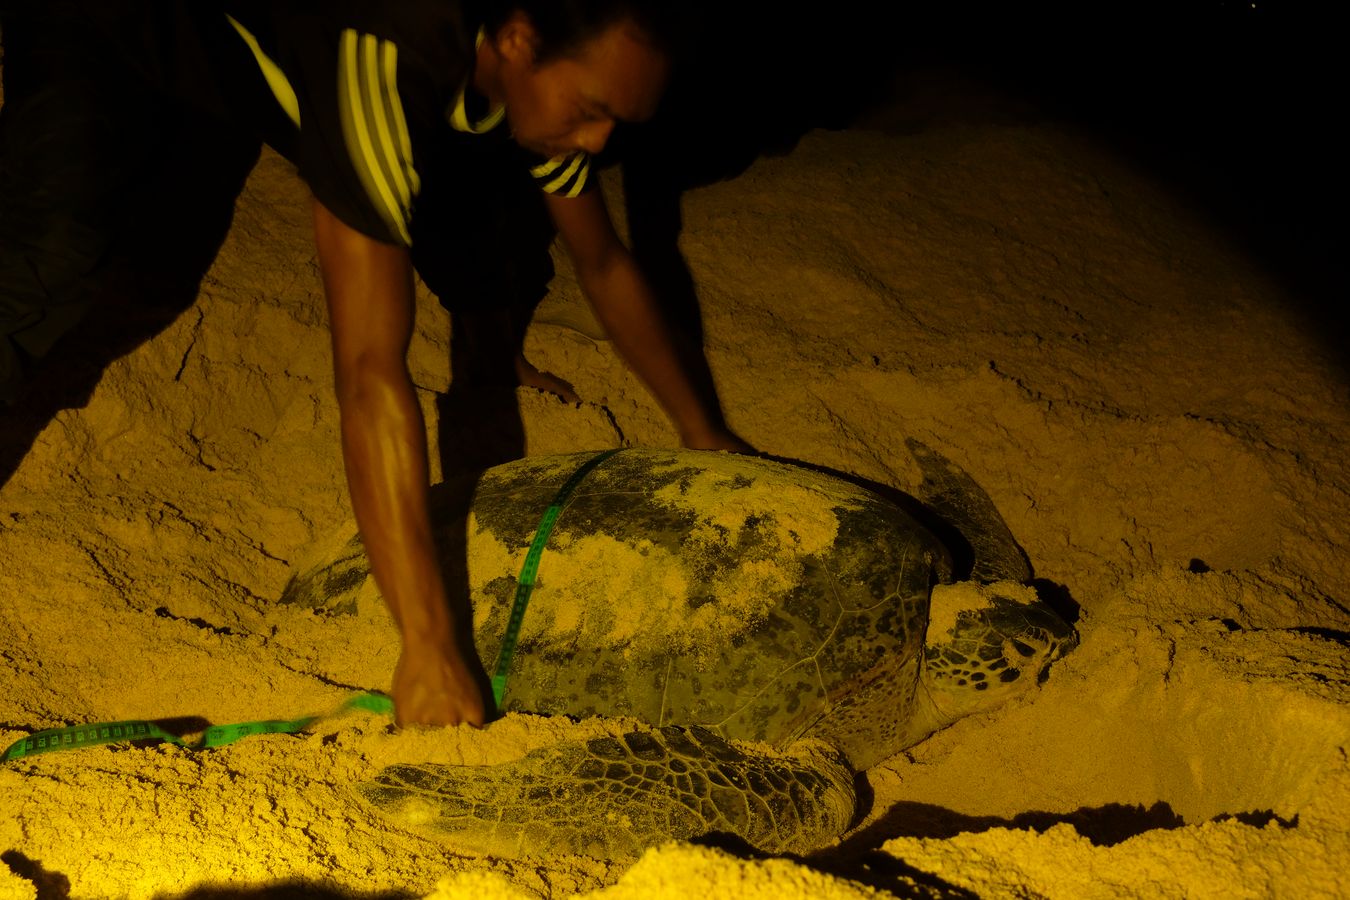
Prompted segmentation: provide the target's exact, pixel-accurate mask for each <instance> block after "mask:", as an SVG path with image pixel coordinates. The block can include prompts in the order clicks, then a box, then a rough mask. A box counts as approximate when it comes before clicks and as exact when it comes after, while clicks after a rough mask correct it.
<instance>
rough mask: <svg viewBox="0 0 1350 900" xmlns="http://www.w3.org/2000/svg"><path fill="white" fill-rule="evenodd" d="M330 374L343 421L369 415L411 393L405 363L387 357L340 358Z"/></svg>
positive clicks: (352, 355) (363, 353) (373, 355)
mask: <svg viewBox="0 0 1350 900" xmlns="http://www.w3.org/2000/svg"><path fill="white" fill-rule="evenodd" d="M333 374H334V390H335V393H336V395H337V402H338V409H339V410H340V411H341V413H342V415H343V417H344V418H347V417H349V416H353V415H355V416H359V417H365V416H369V415H371V414H372V413H375V412H378V411H379V410H381V409H383V408H385V407H387V406H389V405H390V404H391V403H395V402H396V401H397V400H398V399H399V398H400V397H402V396H404V395H406V394H407V393H408V392H410V391H412V377H411V375H409V373H408V367H407V364H406V363H405V362H404V361H403V360H402V359H393V358H391V357H389V356H388V355H387V354H378V353H370V352H359V353H353V354H350V355H346V356H339V357H338V359H337V360H336V363H335V365H334V373H333Z"/></svg>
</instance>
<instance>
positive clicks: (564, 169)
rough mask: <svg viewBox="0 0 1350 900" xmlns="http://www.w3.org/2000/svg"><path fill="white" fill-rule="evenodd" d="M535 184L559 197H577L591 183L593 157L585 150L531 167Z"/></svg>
mask: <svg viewBox="0 0 1350 900" xmlns="http://www.w3.org/2000/svg"><path fill="white" fill-rule="evenodd" d="M530 174H531V175H533V176H534V180H535V183H536V184H538V185H539V187H540V188H541V189H542V190H544V191H545V192H547V193H550V194H553V195H555V196H558V197H575V196H577V195H578V194H580V193H581V192H582V191H584V190H586V188H588V187H589V186H590V183H591V157H590V154H588V153H586V152H585V151H584V150H578V151H576V152H575V153H568V154H564V155H562V156H555V157H553V158H552V159H550V160H547V161H545V162H542V163H539V164H538V165H536V166H531V167H530Z"/></svg>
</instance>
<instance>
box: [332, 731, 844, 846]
mask: <svg viewBox="0 0 1350 900" xmlns="http://www.w3.org/2000/svg"><path fill="white" fill-rule="evenodd" d="M357 791H358V793H359V794H360V795H361V796H362V797H363V798H364V799H365V800H366V801H367V802H369V803H370V804H371V805H373V806H374V807H375V808H376V809H378V810H379V811H380V812H381V813H383V814H384V815H385V816H387V817H388V818H390V819H392V820H393V821H394V822H395V823H397V824H399V825H401V826H403V827H406V828H409V829H412V830H415V831H420V832H423V833H427V834H428V835H429V836H433V837H437V838H440V839H443V840H446V841H447V842H450V843H453V844H454V845H455V846H457V847H462V848H465V849H472V850H477V851H479V852H483V853H487V854H490V855H493V856H508V857H517V856H535V855H544V854H558V853H570V854H577V855H584V856H592V857H596V858H599V859H625V858H631V857H635V856H637V855H639V854H641V852H642V851H643V850H645V849H646V848H647V847H650V846H654V845H656V844H659V843H661V842H662V841H666V840H670V839H686V840H687V839H693V838H698V837H703V836H707V835H718V834H720V835H735V836H736V837H738V838H740V839H742V840H744V841H746V842H747V843H749V844H750V845H752V846H754V847H756V848H757V849H760V850H763V851H766V852H771V853H779V852H805V851H807V850H811V849H815V848H817V847H820V846H822V845H824V844H826V843H828V842H829V841H830V840H832V839H833V838H835V837H837V836H838V835H839V834H841V833H842V832H843V831H844V829H845V828H847V827H848V825H849V823H850V821H851V820H852V818H853V815H854V807H855V803H856V796H855V794H854V788H853V775H852V772H851V771H850V770H849V769H848V768H847V767H846V766H845V765H844V764H843V763H842V761H840V760H838V759H836V758H832V757H830V756H828V755H827V754H826V753H825V752H824V751H823V745H820V744H817V743H810V744H808V743H803V744H799V745H796V746H794V747H793V748H792V749H791V750H789V751H788V752H786V753H784V754H776V755H769V754H766V753H753V752H748V751H746V750H743V749H741V748H738V747H736V746H733V745H732V744H730V743H728V742H726V741H724V740H722V739H721V738H720V737H718V736H717V735H716V734H714V733H712V732H711V731H708V730H706V729H702V728H697V727H695V728H691V729H684V728H676V727H666V728H661V729H659V730H652V731H630V732H628V733H626V734H624V735H623V736H622V738H612V737H601V738H595V739H592V740H589V741H584V742H583V741H572V742H567V743H563V744H559V745H555V746H552V747H548V748H545V749H542V750H536V751H534V752H532V753H530V754H528V755H526V756H525V757H523V758H521V759H518V760H515V761H514V762H510V763H502V764H499V765H494V766H445V765H435V764H403V765H394V766H389V767H387V768H385V769H384V770H382V771H381V772H380V773H379V775H377V776H376V777H375V779H374V780H373V781H370V782H364V783H361V784H358V785H357Z"/></svg>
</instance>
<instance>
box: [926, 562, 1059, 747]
mask: <svg viewBox="0 0 1350 900" xmlns="http://www.w3.org/2000/svg"><path fill="white" fill-rule="evenodd" d="M1076 646H1078V633H1077V632H1076V631H1075V630H1074V628H1073V626H1072V625H1070V624H1069V623H1068V622H1065V621H1064V620H1063V619H1062V618H1060V616H1059V615H1058V614H1057V613H1056V612H1055V611H1054V610H1053V609H1051V608H1050V606H1049V605H1048V604H1046V603H1045V602H1044V601H1042V600H1040V599H1039V598H1038V597H1037V596H1036V591H1035V589H1034V588H1032V587H1029V586H1026V585H1019V584H1013V583H1011V582H1000V583H996V584H992V585H977V584H974V583H972V582H965V583H963V584H958V585H952V586H947V587H941V586H940V587H936V588H934V589H933V595H932V602H931V606H930V617H929V623H928V635H927V640H926V642H925V647H924V659H923V666H922V674H921V676H920V678H921V681H922V683H923V686H924V687H925V688H926V689H927V692H928V695H929V696H930V697H931V698H932V700H933V703H934V704H935V705H936V707H937V711H938V713H939V714H940V717H941V718H942V719H943V720H944V724H945V723H950V722H952V721H955V720H956V719H959V718H961V717H963V716H967V715H970V714H971V713H975V712H980V711H981V710H984V709H987V708H989V707H992V706H994V705H996V704H998V703H1000V702H1002V701H1003V700H1005V699H1006V698H1007V697H1009V696H1011V695H1012V694H1017V693H1021V692H1022V691H1024V690H1026V689H1027V688H1029V687H1030V686H1031V685H1033V684H1035V683H1037V682H1038V681H1040V680H1041V679H1042V678H1043V677H1044V675H1045V674H1046V672H1047V670H1048V667H1049V665H1050V663H1052V662H1054V661H1055V660H1057V659H1059V658H1060V657H1061V656H1063V655H1064V654H1066V653H1068V652H1069V651H1070V650H1072V649H1073V648H1074V647H1076Z"/></svg>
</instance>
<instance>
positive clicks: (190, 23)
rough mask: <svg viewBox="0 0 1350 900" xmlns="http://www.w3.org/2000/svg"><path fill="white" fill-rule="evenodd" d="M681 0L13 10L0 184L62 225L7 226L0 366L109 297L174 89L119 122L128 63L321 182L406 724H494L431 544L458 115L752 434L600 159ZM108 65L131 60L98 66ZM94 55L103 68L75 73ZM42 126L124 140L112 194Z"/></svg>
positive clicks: (345, 424) (6, 22) (680, 398)
mask: <svg viewBox="0 0 1350 900" xmlns="http://www.w3.org/2000/svg"><path fill="white" fill-rule="evenodd" d="M664 5H665V4H663V3H662V2H661V0H652V2H651V3H649V4H644V3H643V2H641V0H552V2H550V0H516V2H509V3H504V4H501V5H498V6H496V7H494V6H492V5H490V4H489V5H486V6H484V7H483V8H481V9H479V8H471V7H470V6H469V4H467V3H465V4H461V3H459V2H456V0H410V2H404V3H398V4H389V3H380V2H376V0H368V2H359V0H351V2H333V3H323V4H310V3H299V2H296V3H267V2H237V3H232V2H225V3H223V4H220V5H219V6H216V5H213V6H212V8H210V9H202V8H201V6H200V5H197V4H192V3H187V2H183V3H171V2H157V3H149V2H143V3H117V4H109V3H101V4H94V3H91V4H88V6H85V5H84V4H81V3H78V2H56V3H53V2H43V0H27V2H13V0H11V2H9V3H8V5H7V6H5V7H4V8H2V9H0V16H3V18H0V27H3V30H4V39H5V41H6V53H7V59H6V73H5V77H6V92H7V97H6V101H7V102H6V106H5V108H4V114H3V115H4V121H3V122H0V165H4V166H7V167H8V170H9V171H8V172H6V173H3V177H0V191H3V194H0V207H2V206H4V204H5V203H6V202H7V201H10V200H11V197H13V198H15V199H14V200H13V201H11V202H10V208H11V209H33V210H39V209H40V210H41V212H40V213H37V212H35V213H34V216H35V217H36V219H37V221H39V222H40V223H41V224H42V226H43V227H42V228H38V229H34V228H33V223H32V222H19V223H17V224H16V219H15V218H14V216H13V215H12V214H10V215H9V219H8V221H7V222H6V221H0V379H7V380H8V382H9V384H10V385H11V386H12V385H13V384H14V383H15V382H16V381H17V380H18V375H19V374H20V373H21V372H31V371H41V370H42V366H43V364H44V363H45V357H48V356H49V354H54V353H58V352H59V351H60V348H61V343H62V341H63V339H64V336H65V335H66V333H67V332H69V331H72V330H78V329H75V325H76V324H77V323H78V322H80V320H81V319H82V318H84V317H85V313H86V311H87V309H88V307H89V305H90V301H89V300H88V299H87V296H86V295H87V293H88V292H87V287H86V286H87V283H88V282H89V281H90V279H91V278H92V277H93V276H94V275H96V273H97V271H98V264H99V260H100V258H101V255H102V253H103V251H104V250H105V248H106V245H107V242H108V241H109V240H110V238H109V237H108V235H107V231H108V229H109V226H110V224H115V222H116V219H115V216H114V215H113V214H112V213H110V211H109V210H110V209H113V208H115V206H116V204H117V203H119V202H123V201H125V199H126V197H127V192H126V189H125V186H126V185H130V184H134V183H135V177H134V175H133V174H130V173H133V172H135V171H137V169H136V166H137V165H138V164H140V163H141V161H142V160H143V159H144V158H145V157H146V156H153V153H152V151H153V150H154V149H155V141H154V140H153V136H154V134H155V130H154V129H153V128H146V127H144V126H145V123H146V122H151V123H152V124H153V123H154V122H157V121H160V118H159V113H160V107H159V106H156V103H160V102H161V99H160V98H157V100H156V103H149V104H148V107H149V108H150V112H149V113H148V114H147V115H144V116H141V117H138V119H137V121H136V122H135V125H136V130H135V131H134V132H130V133H129V129H127V128H125V127H121V126H122V124H123V123H121V122H120V121H118V116H119V115H120V113H119V110H120V109H122V108H130V107H131V106H132V105H133V104H131V103H129V102H128V101H127V100H126V99H123V100H121V101H119V105H118V107H117V108H115V109H113V110H109V109H108V104H107V103H99V102H96V99H95V100H91V99H90V98H91V97H94V98H97V97H98V96H99V95H100V91H104V90H106V88H105V87H104V84H105V83H106V81H107V80H108V79H109V78H111V77H113V75H114V73H115V72H116V71H117V66H119V65H120V66H123V67H130V69H131V70H134V72H135V77H134V79H132V80H134V81H136V83H137V85H138V86H139V88H140V90H141V91H142V93H144V92H156V91H157V92H158V93H159V94H160V95H162V102H163V103H164V104H167V105H168V106H170V107H172V108H173V109H175V110H177V109H180V108H182V107H183V106H184V105H187V106H191V107H192V108H193V109H197V110H202V111H204V112H205V113H206V114H208V115H210V116H213V117H216V118H218V119H219V120H221V121H222V122H227V123H229V128H230V129H231V131H230V132H228V133H236V132H237V131H238V130H240V129H242V130H243V131H244V132H245V133H246V134H251V135H254V136H255V137H254V140H256V139H258V138H261V139H264V140H266V142H267V143H269V144H271V145H273V146H274V147H275V148H276V149H277V150H278V151H280V152H282V153H283V154H284V155H286V156H287V157H288V158H290V159H291V160H292V161H293V162H295V163H296V165H297V166H298V168H299V172H300V175H301V176H302V177H303V178H304V179H305V180H306V182H307V183H308V184H309V186H310V188H311V190H312V191H313V193H314V204H313V215H314V235H315V243H316V247H317V250H318V255H319V262H320V266H321V269H322V273H323V282H324V289H325V292H326V294H327V300H328V310H329V319H330V328H331V332H332V341H333V357H334V366H335V375H336V385H337V396H338V401H339V406H340V409H341V431H342V450H343V455H344V461H345V464H346V469H347V475H348V483H349V487H350V491H351V499H352V506H353V508H354V510H355V513H356V518H357V523H358V525H359V527H360V529H361V532H362V535H363V537H364V539H365V543H366V549H367V551H368V554H369V557H370V560H371V565H372V569H373V571H374V574H375V577H376V581H377V583H378V584H379V586H380V589H381V591H382V593H383V595H384V597H385V600H386V602H387V603H388V605H389V608H390V611H391V612H392V614H393V617H394V619H395V620H396V621H397V623H398V626H399V628H400V630H401V634H402V638H403V654H402V656H401V658H400V661H399V663H398V667H397V669H396V671H395V675H394V684H393V693H394V698H395V704H396V708H397V712H398V718H399V721H400V722H402V723H423V724H453V723H459V722H468V723H473V724H478V723H481V722H483V721H484V719H485V718H486V709H485V697H484V693H483V691H482V689H481V683H482V673H481V670H480V668H479V667H478V664H477V662H476V659H475V658H474V656H473V653H472V636H471V634H469V630H470V624H469V623H468V622H459V621H455V620H454V617H453V614H452V613H451V606H450V605H449V604H448V603H447V598H446V589H445V585H444V584H443V582H442V579H441V573H440V568H439V566H438V564H437V562H436V557H435V548H434V547H433V545H432V538H431V528H430V523H429V516H428V511H427V482H428V472H429V466H428V460H427V446H426V439H425V433H426V431H425V426H424V423H423V420H422V416H421V413H420V409H419V406H418V404H417V400H416V395H415V391H414V387H413V383H412V380H411V377H410V375H409V372H408V368H407V363H406V359H405V355H406V352H407V348H408V344H409V341H410V338H411V335H412V327H413V310H414V304H413V255H412V251H411V247H412V246H413V240H414V234H416V233H417V230H418V229H417V225H416V223H417V217H416V216H415V215H414V212H415V210H418V207H419V203H420V202H421V201H420V200H419V194H420V193H421V188H422V185H423V181H424V179H425V180H426V181H427V182H429V183H431V182H435V183H440V184H445V183H447V182H446V179H445V178H444V177H443V176H444V172H442V171H429V170H427V169H426V166H425V164H426V163H427V162H429V161H432V160H436V161H438V162H439V163H440V164H441V165H445V164H446V163H444V160H446V159H450V160H453V159H454V158H455V157H456V154H455V153H454V152H453V150H451V151H450V152H449V153H448V155H447V153H446V151H445V148H444V146H442V145H441V143H440V142H442V141H444V140H445V135H446V122H447V120H448V122H449V125H450V126H451V129H452V130H453V131H454V132H456V133H457V137H456V139H465V140H471V139H473V140H476V139H480V138H481V139H483V140H493V139H497V140H501V139H500V135H501V129H503V128H508V129H509V133H510V136H511V137H512V138H513V143H514V145H515V146H518V147H520V148H524V150H526V151H528V152H529V153H530V154H532V155H533V157H534V158H533V159H532V160H531V165H530V173H531V175H532V176H533V177H534V178H535V179H536V181H537V182H538V184H539V186H540V187H541V188H542V189H543V190H544V191H545V195H546V205H547V209H548V212H549V214H550V216H551V217H552V220H553V222H554V223H555V224H556V226H557V229H558V232H559V234H560V235H561V236H562V239H563V242H564V245H565V246H566V247H567V249H568V251H569V253H570V254H571V256H572V259H573V261H574V265H575V268H576V271H577V274H578V277H579V280H580V282H581V284H582V286H583V287H584V288H585V290H586V292H587V294H588V295H589V297H590V298H591V300H592V303H593V305H594V308H595V311H596V314H597V318H598V319H599V320H600V322H601V324H602V325H604V326H605V328H606V329H607V331H608V332H609V334H610V336H611V338H612V339H613V341H614V343H615V345H616V347H617V348H618V349H619V351H620V352H621V353H622V354H623V356H624V357H625V359H626V360H627V361H628V362H629V364H630V365H631V366H632V368H633V369H634V370H635V371H636V372H637V374H638V375H639V376H640V377H641V378H642V379H643V380H644V381H645V382H646V384H647V385H648V386H649V388H650V389H651V390H652V392H653V393H654V395H655V396H656V398H657V399H658V400H659V402H660V403H661V404H662V406H663V407H664V408H665V410H666V411H667V413H668V414H669V415H670V416H671V418H672V420H673V422H674V424H675V425H676V427H677V428H678V430H679V433H680V437H681V441H682V442H683V443H684V444H685V445H686V446H688V447H696V448H710V449H737V450H739V449H745V445H744V443H743V442H741V441H740V440H739V439H738V438H737V437H736V436H735V435H733V434H731V433H730V432H729V431H728V430H727V429H726V427H725V425H724V424H723V422H722V420H721V417H720V413H719V411H718V410H717V408H716V405H715V403H710V402H709V400H708V399H706V397H705V396H704V395H702V394H700V392H699V391H697V390H696V389H695V387H694V385H693V383H692V382H691V380H690V378H689V376H688V375H687V373H686V372H685V369H684V368H683V367H682V366H681V364H680V362H679V359H678V357H677V355H676V353H675V350H674V348H673V347H672V344H671V341H670V340H669V339H668V337H667V335H666V332H665V330H664V328H663V325H662V322H661V318H660V315H659V314H658V310H657V308H656V305H655V303H654V301H653V299H652V294H651V291H650V289H649V288H648V286H647V285H646V283H645V281H644V280H643V278H642V276H641V274H640V272H639V270H638V268H637V266H636V265H635V264H634V262H633V260H632V258H631V256H630V255H629V254H628V253H627V251H626V250H625V249H624V247H623V245H622V244H621V243H620V242H619V240H618V238H617V237H616V235H615V233H614V229H613V227H612V225H611V223H610V220H609V217H608V213H607V212H606V209H605V206H604V203H603V200H602V198H601V195H600V192H599V190H598V189H596V187H595V185H594V182H593V176H592V173H591V170H590V154H594V153H597V152H599V150H600V149H601V148H602V147H603V146H604V145H605V143H606V141H607V140H608V138H609V135H610V133H611V131H612V130H613V128H614V126H615V124H616V123H617V122H620V121H627V120H641V119H645V118H648V117H650V116H651V115H652V114H653V113H654V111H655V108H656V105H657V101H658V100H659V98H660V95H661V93H662V90H663V89H664V86H665V83H666V81H667V78H668V76H669V69H670V58H669V53H668V51H667V50H666V48H665V47H664V46H663V45H662V44H661V43H660V40H661V37H662V31H661V27H660V24H659V18H660V12H661V9H662V7H663V6H664ZM222 6H223V9H222V8H221V7H222ZM54 10H55V11H54ZM25 41H27V42H28V43H26V44H25V43H24V42H25ZM109 42H113V43H115V44H116V46H117V48H118V51H117V53H116V54H112V53H109V52H107V49H106V45H107V44H108V43H109ZM11 45H12V46H11ZM72 47H74V48H75V49H74V50H72V49H71V48H72ZM114 56H115V58H114ZM90 59H96V60H98V61H99V64H100V65H108V66H111V67H112V69H108V70H100V71H98V72H96V73H90V72H89V71H88V68H89V66H90V63H89V60H90ZM11 60H12V61H13V63H14V65H15V71H14V73H13V76H12V75H11V71H10V68H11ZM126 60H129V62H127V61H126ZM72 67H73V68H75V69H81V68H83V72H82V73H81V74H79V75H77V76H73V77H72V76H71V75H70V71H71V69H72ZM43 76H46V77H45V78H44V77H43ZM57 82H60V83H62V84H66V83H69V84H70V85H72V86H69V87H68V89H67V90H66V91H65V94H64V95H63V98H65V99H62V101H61V102H59V103H58V102H56V101H55V100H53V99H52V97H51V96H45V95H44V93H43V92H44V90H45V89H46V86H47V85H49V84H52V83H57ZM119 96H124V95H119ZM70 97H74V98H75V99H76V100H77V101H79V102H77V103H75V104H74V105H75V106H76V107H81V108H85V109H86V112H87V113H88V114H87V115H86V116H85V117H84V119H82V120H80V121H79V122H77V123H75V126H72V125H71V123H70V122H69V121H68V118H69V117H68V116H67V114H66V113H65V112H64V111H65V110H67V109H69V108H70V104H69V102H68V98H70ZM11 102H13V103H14V104H15V109H16V110H17V111H16V112H13V113H11V107H10V103H11ZM35 110H36V112H35ZM53 110H55V112H53ZM87 120H92V121H93V122H94V123H95V124H94V125H90V124H89V122H88V121H87ZM29 123H36V124H37V125H40V126H41V128H42V131H41V139H42V141H43V142H44V143H45V144H46V145H47V147H48V150H50V148H51V147H58V148H64V147H66V146H67V145H68V144H69V143H71V139H72V137H74V138H76V139H78V136H79V134H80V129H81V128H83V129H84V131H85V132H88V133H89V134H92V135H93V136H94V138H93V139H102V140H103V143H104V144H106V145H110V146H111V145H115V149H116V158H115V159H113V160H112V161H111V162H119V163H121V162H123V161H125V164H124V165H121V166H120V168H117V169H116V171H108V172H104V173H103V177H101V178H97V179H94V178H77V179H76V180H75V189H78V188H79V186H80V185H82V184H85V185H86V186H87V187H88V184H87V183H88V182H96V183H97V186H98V189H99V191H100V192H102V196H100V197H98V198H93V199H91V198H90V197H89V196H88V194H89V193H91V190H85V191H84V193H81V194H78V195H75V196H72V195H71V194H72V190H75V189H73V188H72V187H71V186H70V184H71V182H70V178H69V177H66V176H63V177H56V176H53V175H52V174H51V173H50V172H47V171H44V170H43V167H44V166H46V165H48V163H47V161H46V160H47V159H50V158H51V154H50V152H48V153H45V154H34V153H23V152H21V151H20V150H16V149H15V147H16V146H20V147H21V146H22V143H23V141H24V139H25V137H26V135H25V131H24V129H25V127H26V125H28V124H29ZM109 134H111V135H112V138H111V139H109V138H108V135H109ZM63 138H64V139H65V140H64V143H63V140H62V139H63ZM502 143H503V144H504V145H505V144H506V142H505V141H502ZM128 145H130V148H129V146H128ZM138 145H139V146H140V147H142V148H143V149H141V150H140V151H139V152H138V151H137V146H138ZM63 152H64V150H63ZM503 152H506V150H505V149H503ZM58 157H59V158H60V159H61V161H62V165H63V166H64V167H65V169H66V170H67V171H68V172H69V171H74V172H77V173H84V172H88V171H96V170H98V169H99V167H100V166H105V167H106V168H108V169H113V168H114V167H113V166H112V165H111V162H110V161H109V160H108V159H105V158H103V157H98V158H89V159H86V160H84V161H83V162H84V163H85V165H83V166H81V165H74V164H71V163H70V162H69V158H68V157H66V156H60V154H58ZM466 158H470V157H466ZM16 167H17V168H20V169H24V171H22V172H19V173H16V172H15V171H14V170H15V168H16ZM28 170H32V171H28ZM472 174H473V173H472V172H470V173H468V176H467V177H472ZM34 185H46V186H48V187H47V188H44V190H46V193H45V194H44V195H43V200H44V201H45V205H44V202H39V201H37V200H34V199H33V198H32V196H31V195H32V194H33V193H34V188H33V186H34ZM110 185H113V186H117V185H122V186H124V187H123V189H122V190H121V191H117V190H113V189H112V188H111V187H109V186H110ZM25 191H26V192H27V194H25ZM453 194H454V191H453V190H449V191H448V195H450V196H452V195H453ZM443 196H445V195H443ZM53 197H54V199H55V202H52V201H53ZM446 202H450V201H446ZM418 214H419V215H420V211H419V212H418ZM63 238H65V239H63ZM432 249H433V252H434V250H435V248H434V247H433V248H432ZM14 273H18V274H17V275H16V274H14Z"/></svg>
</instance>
